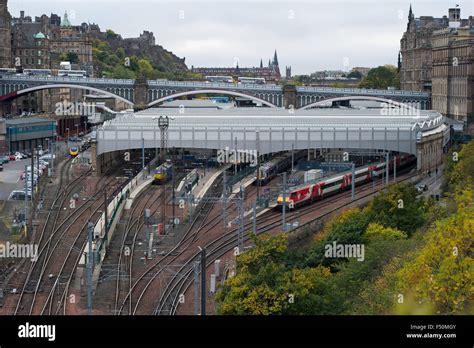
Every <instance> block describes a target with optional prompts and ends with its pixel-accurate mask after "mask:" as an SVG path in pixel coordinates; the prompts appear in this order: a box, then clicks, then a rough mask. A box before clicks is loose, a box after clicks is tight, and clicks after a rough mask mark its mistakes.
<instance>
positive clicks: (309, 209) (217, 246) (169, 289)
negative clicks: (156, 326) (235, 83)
mask: <svg viewBox="0 0 474 348" xmlns="http://www.w3.org/2000/svg"><path fill="white" fill-rule="evenodd" d="M415 175H416V174H414V175H409V176H407V177H405V178H403V179H401V180H398V181H397V182H403V181H406V180H409V179H411V178H412V177H413V176H415ZM382 185H383V184H382V183H378V185H377V187H380V186H382ZM356 192H357V196H356V199H355V201H359V200H362V199H364V198H366V197H368V196H371V195H373V194H374V192H372V186H371V184H370V183H368V184H366V185H362V186H359V187H358V190H357V191H356ZM350 195H351V193H350V192H345V193H342V194H340V195H337V196H333V197H331V198H328V199H327V200H325V201H321V202H320V203H319V204H317V205H316V206H317V209H320V208H322V207H327V206H330V205H331V204H333V203H334V202H337V201H338V200H341V199H342V198H343V197H346V198H347V197H350ZM351 203H353V202H349V203H348V204H351ZM348 204H345V205H343V206H337V207H335V208H334V209H332V210H330V211H329V212H326V213H323V214H320V215H319V216H317V217H316V218H318V219H320V218H323V217H325V216H327V215H329V214H332V213H333V212H334V211H336V210H339V209H343V208H344V207H345V206H347V205H348ZM314 211H315V205H308V206H303V207H301V208H300V209H299V210H297V211H296V212H297V214H295V213H296V212H293V213H291V214H289V215H288V218H287V222H292V221H294V220H295V219H297V218H301V217H302V216H304V215H309V214H313V213H314ZM257 223H258V225H259V228H258V230H257V234H262V233H265V232H269V231H272V230H274V229H275V228H277V227H279V226H281V217H280V213H279V212H278V213H276V216H275V214H270V215H267V216H265V215H264V216H262V217H261V219H257ZM262 223H263V224H264V225H263V226H262V225H261V224H262ZM249 228H251V223H247V224H246V229H245V230H248V229H249ZM249 239H250V238H249V237H248V236H247V235H245V236H244V242H248V241H249ZM236 243H237V235H236V230H235V229H234V230H232V231H229V232H228V233H226V234H224V235H222V236H220V237H218V238H217V239H216V240H214V241H212V242H211V243H209V244H208V245H206V249H207V258H206V260H207V263H206V267H209V266H210V265H212V263H213V262H214V261H215V260H217V259H218V258H220V257H222V256H223V255H225V254H227V253H229V252H230V251H232V250H234V248H235V247H236ZM198 258H199V252H196V253H195V254H194V255H193V256H192V257H191V258H190V259H188V261H187V262H185V263H184V264H183V265H182V266H181V268H180V269H179V270H178V271H177V272H176V273H175V275H174V276H173V278H172V280H171V282H168V284H167V286H166V287H165V290H164V291H163V292H162V294H161V296H160V299H159V301H158V305H157V306H156V307H155V310H154V313H153V314H155V315H158V314H162V313H168V314H170V315H174V314H176V311H177V309H178V306H179V301H178V298H179V295H181V294H184V293H186V292H187V291H188V289H189V287H190V285H191V283H192V282H191V281H190V279H189V278H190V277H191V275H192V273H193V271H194V269H193V263H194V262H195V261H197V260H198Z"/></svg>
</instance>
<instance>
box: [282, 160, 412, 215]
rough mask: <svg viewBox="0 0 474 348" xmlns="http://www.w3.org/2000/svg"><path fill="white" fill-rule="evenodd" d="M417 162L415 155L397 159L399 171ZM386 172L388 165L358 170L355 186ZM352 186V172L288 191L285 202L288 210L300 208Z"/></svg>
mask: <svg viewBox="0 0 474 348" xmlns="http://www.w3.org/2000/svg"><path fill="white" fill-rule="evenodd" d="M415 161H416V157H415V156H413V155H400V156H397V158H396V166H397V169H402V168H405V167H407V166H409V165H411V164H413V163H414V162H415ZM393 164H394V161H390V163H389V171H390V172H393ZM385 172H386V163H385V162H381V163H374V164H371V165H369V166H366V167H363V168H358V169H356V171H355V186H358V185H360V184H362V183H365V182H370V181H371V180H373V178H377V177H380V176H382V175H383V174H384V173H385ZM351 186H352V172H350V171H347V172H343V173H338V174H336V175H333V176H330V177H328V178H323V179H321V180H319V181H317V182H308V183H305V184H302V185H299V186H295V187H292V188H290V189H289V190H288V192H287V194H286V197H285V201H286V203H287V204H286V205H287V208H290V209H294V208H297V207H299V206H302V205H305V204H309V203H312V202H314V201H317V200H321V199H323V198H325V197H327V196H330V195H332V194H335V193H338V192H342V191H344V190H346V189H349V188H351ZM277 203H278V207H279V208H280V209H281V208H282V206H283V195H282V194H280V195H279V196H278V199H277Z"/></svg>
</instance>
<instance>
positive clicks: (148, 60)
mask: <svg viewBox="0 0 474 348" xmlns="http://www.w3.org/2000/svg"><path fill="white" fill-rule="evenodd" d="M92 54H93V59H94V67H95V75H96V76H100V77H110V78H120V79H135V78H137V77H139V76H141V75H143V76H145V77H146V78H147V79H169V80H190V79H196V78H198V77H199V75H196V74H193V73H191V72H190V71H189V70H188V68H187V66H186V64H185V63H184V59H181V58H179V57H177V56H176V55H174V54H173V53H172V52H170V51H167V50H165V49H164V48H163V47H162V46H159V45H155V44H154V37H153V33H148V32H144V34H142V35H141V36H140V38H135V39H123V38H122V37H121V36H120V35H118V34H116V33H114V32H113V31H112V30H110V29H109V30H107V31H106V32H105V33H100V35H96V36H95V39H94V41H93V48H92ZM72 58H73V57H72Z"/></svg>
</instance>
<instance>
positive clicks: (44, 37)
mask: <svg viewBox="0 0 474 348" xmlns="http://www.w3.org/2000/svg"><path fill="white" fill-rule="evenodd" d="M33 38H35V39H46V35H44V34H43V33H42V32H41V31H40V32H39V33H37V34H35V35H33Z"/></svg>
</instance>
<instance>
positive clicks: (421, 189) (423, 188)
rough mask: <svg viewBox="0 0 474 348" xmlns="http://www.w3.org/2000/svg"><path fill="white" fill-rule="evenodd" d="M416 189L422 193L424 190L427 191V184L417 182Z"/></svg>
mask: <svg viewBox="0 0 474 348" xmlns="http://www.w3.org/2000/svg"><path fill="white" fill-rule="evenodd" d="M416 189H417V190H418V192H419V193H423V192H424V191H428V185H426V184H418V185H416Z"/></svg>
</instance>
